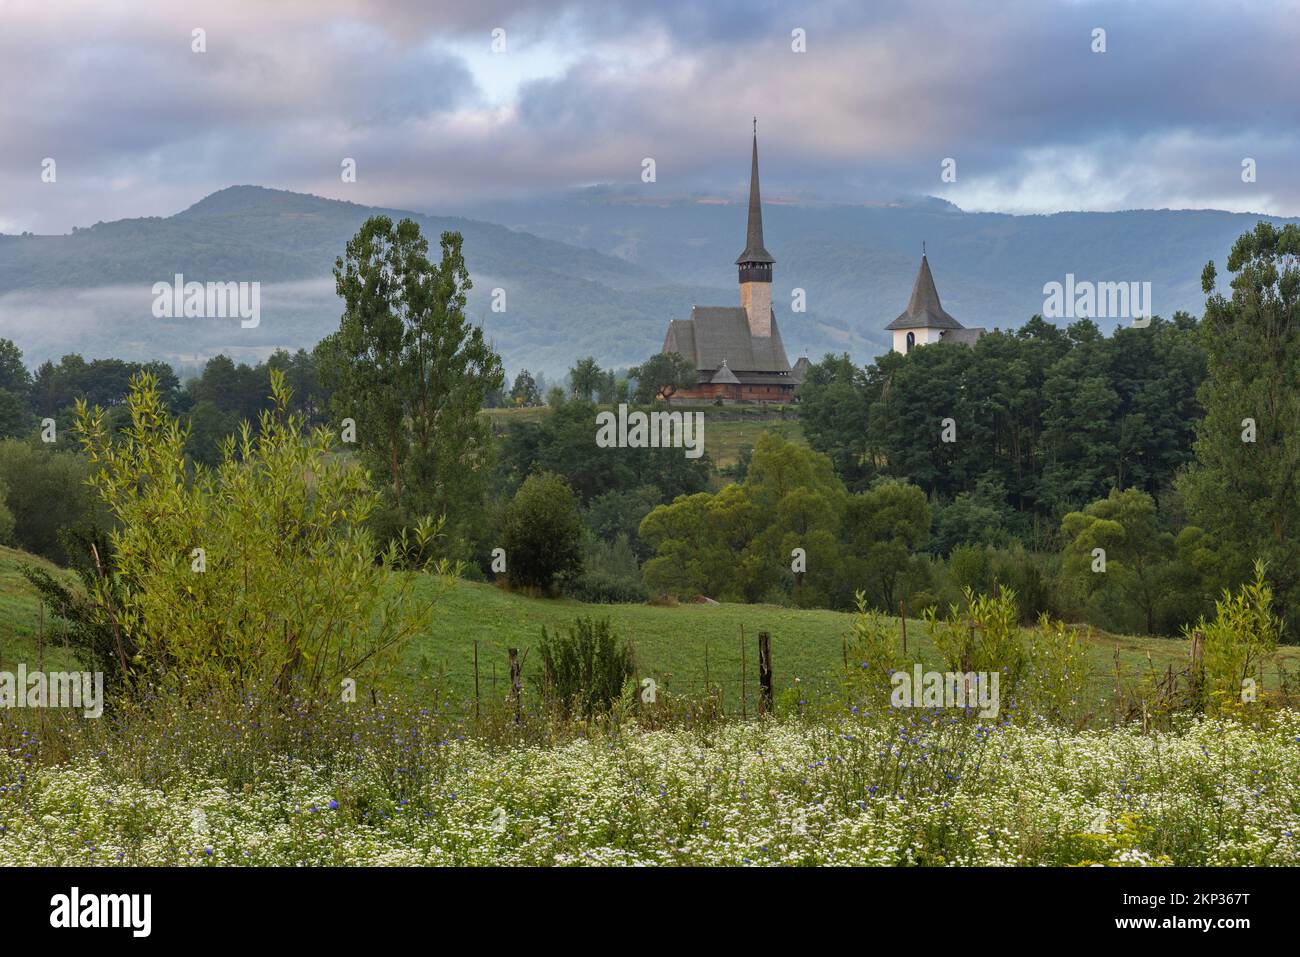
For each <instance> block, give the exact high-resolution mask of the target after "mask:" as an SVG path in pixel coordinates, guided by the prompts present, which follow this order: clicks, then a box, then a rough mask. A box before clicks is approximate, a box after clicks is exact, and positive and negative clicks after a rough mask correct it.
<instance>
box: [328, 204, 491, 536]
mask: <svg viewBox="0 0 1300 957" xmlns="http://www.w3.org/2000/svg"><path fill="white" fill-rule="evenodd" d="M428 248H429V246H428V242H427V240H425V238H424V237H423V236H421V235H420V228H419V226H417V225H416V224H415V223H414V222H413V221H411V220H409V219H404V220H402V221H401V222H400V223H398V224H397V225H396V226H394V225H393V222H392V220H390V219H389V218H388V217H386V216H374V217H371V218H370V219H368V220H367V221H366V222H365V223H364V224H363V225H362V227H361V229H360V230H359V231H358V232H357V234H356V235H355V236H354V237H353V238H352V239H351V240H349V241H348V244H347V250H346V253H345V255H344V256H341V257H339V259H338V260H337V261H336V262H335V265H334V277H335V287H336V289H337V291H338V294H339V296H340V297H341V298H342V299H343V302H344V310H343V317H342V320H341V322H340V325H339V329H338V331H337V332H335V333H334V334H332V335H331V336H329V337H327V338H326V339H325V340H323V341H322V342H321V344H320V345H319V346H318V347H317V348H318V361H319V364H320V367H321V373H322V379H323V380H324V382H325V385H326V386H327V387H328V388H331V389H333V390H335V392H334V396H333V399H332V407H333V411H334V414H335V417H336V419H339V420H341V419H344V418H351V419H353V420H354V421H355V423H356V434H357V441H358V445H359V446H360V449H361V452H362V457H363V460H364V461H365V462H366V464H367V465H368V466H369V467H370V468H371V469H372V470H374V471H375V473H376V474H381V475H387V477H388V487H389V488H390V490H391V495H392V502H393V504H394V506H395V507H396V508H397V509H399V510H401V511H402V512H403V513H404V514H405V515H408V516H409V515H418V514H424V513H429V514H435V515H442V516H444V517H445V518H446V519H447V521H448V522H449V523H450V524H449V531H450V532H452V533H453V534H454V536H455V537H456V538H457V539H463V538H465V537H467V536H468V535H470V534H471V531H472V529H473V528H474V527H475V524H476V522H477V521H478V519H479V517H480V516H481V513H482V508H483V497H484V492H485V475H486V472H487V468H488V466H489V458H488V457H489V453H490V439H491V426H490V424H489V423H488V422H486V421H484V420H483V419H482V418H481V417H480V416H479V414H478V413H479V410H480V409H481V408H482V407H483V403H484V400H485V397H486V396H487V394H488V393H489V392H490V391H492V390H494V389H499V388H501V386H502V383H503V380H504V373H503V372H502V370H501V360H500V358H499V357H498V356H497V355H496V353H494V352H493V351H492V350H491V349H490V348H489V347H488V345H487V342H486V340H485V339H484V337H483V330H482V328H480V327H478V326H474V325H472V324H471V323H470V322H469V320H468V318H467V317H466V315H465V301H466V299H465V296H466V291H467V290H468V289H469V288H470V285H471V283H470V278H469V272H468V270H467V269H466V268H465V261H464V258H463V257H462V255H461V237H460V234H459V233H452V232H448V233H443V235H442V240H441V259H440V261H439V262H438V264H437V265H434V264H433V263H432V262H430V260H429V259H428V256H427V253H428Z"/></svg>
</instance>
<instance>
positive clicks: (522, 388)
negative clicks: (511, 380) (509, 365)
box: [510, 369, 542, 406]
mask: <svg viewBox="0 0 1300 957" xmlns="http://www.w3.org/2000/svg"><path fill="white" fill-rule="evenodd" d="M510 398H511V399H513V400H514V401H515V404H516V405H524V406H534V405H541V404H542V394H541V392H540V391H539V390H538V388H537V383H536V381H534V379H533V377H532V376H531V375H530V374H529V372H528V370H527V369H524V370H523V371H522V372H520V373H519V374H518V375H517V376H515V384H514V385H513V386H512V387H511V389H510Z"/></svg>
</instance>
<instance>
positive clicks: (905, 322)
mask: <svg viewBox="0 0 1300 957" xmlns="http://www.w3.org/2000/svg"><path fill="white" fill-rule="evenodd" d="M885 328H886V329H890V330H893V329H961V328H962V324H961V323H960V322H958V321H957V320H956V319H954V318H953V317H952V316H950V315H948V313H947V312H946V311H945V310H944V308H943V305H942V304H941V303H940V302H939V290H938V289H936V288H935V285H934V275H933V274H932V273H931V272H930V260H929V259H927V258H926V256H925V253H921V268H919V269H918V270H917V271H916V282H914V283H913V284H912V297H911V298H910V299H909V300H908V301H907V309H906V310H905V311H904V312H903V314H902V315H900V316H899V317H898V318H897V319H895V320H894V321H893V322H891V323H890V324H889V325H887V326H886V327H885Z"/></svg>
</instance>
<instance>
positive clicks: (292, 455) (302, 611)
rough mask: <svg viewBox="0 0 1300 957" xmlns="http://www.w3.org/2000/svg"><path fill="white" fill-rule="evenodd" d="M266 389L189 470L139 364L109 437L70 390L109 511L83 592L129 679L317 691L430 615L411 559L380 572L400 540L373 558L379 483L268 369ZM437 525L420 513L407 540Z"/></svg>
mask: <svg viewBox="0 0 1300 957" xmlns="http://www.w3.org/2000/svg"><path fill="white" fill-rule="evenodd" d="M271 394H272V396H273V400H274V408H273V410H272V411H270V412H264V413H263V414H262V415H261V416H260V418H259V422H258V430H257V435H256V437H254V436H253V435H252V430H251V429H250V428H249V427H248V426H247V425H245V426H244V427H243V428H242V429H241V434H240V437H239V439H238V441H236V440H235V439H234V438H231V439H228V440H227V441H226V443H225V446H224V448H223V450H222V460H221V463H220V465H219V466H218V467H217V468H216V469H206V468H202V467H201V468H199V469H198V470H197V471H196V472H195V473H194V474H193V476H191V475H190V474H189V473H188V471H187V465H186V457H185V451H184V450H185V442H186V438H187V436H186V432H185V430H184V429H183V428H182V426H181V425H180V423H179V422H178V421H177V420H176V419H175V418H173V417H172V416H170V415H169V414H168V413H167V411H166V409H165V408H164V407H163V404H162V397H161V394H160V392H159V389H158V383H157V380H156V379H155V378H154V377H153V376H152V375H150V374H148V373H144V374H141V375H140V376H139V377H138V378H137V379H136V380H134V382H133V384H132V391H131V394H130V396H129V398H128V400H127V406H128V410H129V413H130V426H129V428H128V431H127V433H126V435H125V436H124V437H123V439H122V440H115V438H114V436H112V435H111V434H109V433H108V432H107V431H106V430H105V427H104V412H103V410H102V409H100V408H98V407H95V408H93V409H92V408H90V407H89V406H88V405H87V404H86V403H84V402H82V403H79V404H78V409H77V413H78V431H79V433H80V435H81V439H82V443H83V445H84V447H85V449H86V452H87V454H88V455H89V457H90V460H91V462H92V463H93V464H94V467H95V472H94V476H93V482H94V487H95V488H96V490H97V491H98V492H99V494H100V496H101V497H102V499H103V500H104V502H105V503H106V505H107V506H108V508H109V509H110V511H111V513H112V516H113V518H114V519H115V520H116V522H117V523H118V526H119V527H118V528H117V529H115V530H114V531H113V532H112V533H111V536H110V541H111V545H112V548H111V557H110V558H109V559H108V563H109V567H108V569H106V571H107V575H106V576H105V577H103V578H101V579H99V580H97V581H95V582H94V583H93V589H94V590H93V593H92V598H93V601H94V603H95V605H96V609H97V612H98V614H99V615H100V616H101V618H100V620H101V623H105V624H107V625H108V626H109V628H110V629H111V631H112V633H113V635H114V638H115V646H116V647H115V652H116V655H117V658H118V663H119V665H120V667H121V669H122V671H123V672H125V673H127V674H128V677H129V684H130V686H131V687H132V688H133V689H134V691H135V692H136V693H137V694H143V693H145V692H147V690H148V689H149V688H150V686H151V685H153V684H155V683H156V684H159V685H162V686H163V687H165V688H169V689H172V690H175V691H178V692H181V693H183V694H185V695H191V696H200V697H201V696H203V695H205V694H208V693H218V694H234V695H238V696H245V695H249V696H252V697H253V698H255V699H257V700H261V701H267V700H274V701H278V702H280V703H285V702H287V701H288V700H290V699H291V698H294V697H304V698H308V699H313V700H320V699H322V698H323V697H327V696H330V695H335V694H338V693H339V689H340V683H341V682H342V680H343V679H345V678H352V679H355V680H357V681H358V682H361V681H362V680H364V679H365V678H367V677H368V676H371V675H373V674H374V673H376V672H377V671H379V670H382V668H383V667H384V665H385V664H387V663H388V661H389V660H390V659H391V657H392V655H393V654H394V653H396V652H397V651H399V650H400V648H401V646H402V644H403V642H405V641H406V640H407V639H409V638H410V637H411V636H412V635H413V634H415V632H416V631H417V630H418V628H419V627H420V626H421V624H422V623H423V622H424V621H426V620H427V617H428V613H429V608H430V607H431V605H430V603H428V602H421V601H418V600H415V599H414V598H413V595H412V587H413V585H414V581H415V578H416V577H417V576H416V574H415V573H411V572H407V573H400V574H395V573H393V569H394V567H395V566H396V565H397V564H398V563H399V561H403V560H406V559H409V554H404V553H407V552H409V549H408V548H406V547H403V545H404V544H405V543H394V544H392V545H390V546H389V548H388V549H386V550H385V551H384V552H383V554H382V556H381V560H380V561H378V562H376V561H375V555H376V553H377V551H378V549H377V548H376V545H375V542H374V540H373V538H372V536H371V533H370V532H369V531H368V530H367V529H366V527H365V522H366V519H367V517H368V515H369V513H370V512H371V511H372V510H373V509H374V508H375V506H376V505H377V504H378V501H379V497H378V495H377V493H376V492H374V490H373V489H371V487H370V486H369V484H368V481H367V478H366V476H365V473H364V472H362V471H361V470H360V469H357V468H354V467H352V466H350V465H348V464H346V463H344V462H342V461H340V460H339V459H338V458H337V457H335V456H332V455H331V454H330V453H331V451H332V449H333V445H334V438H333V435H332V433H331V432H328V431H326V430H324V429H317V430H315V431H313V432H311V433H307V432H305V431H304V428H303V425H302V420H301V418H300V417H299V416H297V415H293V414H291V413H288V412H287V411H286V410H287V407H288V404H289V398H290V397H289V394H288V391H287V387H286V386H285V383H284V376H283V374H282V373H280V372H279V371H273V372H272V375H271ZM437 534H438V528H437V526H436V525H434V524H432V523H421V524H420V525H418V526H417V529H416V533H415V535H416V543H417V545H418V546H419V547H420V549H421V550H423V549H424V548H425V547H426V546H428V545H430V544H431V542H432V540H433V538H434V537H436V535H437ZM198 549H202V553H199V552H198V551H196V550H198ZM451 570H452V569H451V568H450V567H449V566H448V565H447V564H446V563H442V564H440V565H439V566H437V567H436V571H437V572H438V573H439V574H441V575H446V574H448V573H449V572H450V571H451Z"/></svg>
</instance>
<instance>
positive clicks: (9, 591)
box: [0, 545, 77, 671]
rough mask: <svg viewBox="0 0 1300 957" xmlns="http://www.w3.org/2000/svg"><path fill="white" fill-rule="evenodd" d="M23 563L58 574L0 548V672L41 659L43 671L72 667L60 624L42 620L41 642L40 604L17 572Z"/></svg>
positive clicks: (21, 554)
mask: <svg viewBox="0 0 1300 957" xmlns="http://www.w3.org/2000/svg"><path fill="white" fill-rule="evenodd" d="M22 564H30V565H39V566H40V567H42V568H45V569H46V570H48V571H52V572H54V571H58V569H57V567H56V566H54V565H51V564H50V563H49V562H47V561H46V560H45V559H43V558H37V557H36V556H34V555H28V554H27V553H26V552H19V551H15V550H14V549H12V548H6V547H4V546H3V545H0V671H12V670H14V668H16V667H17V665H18V663H19V662H24V663H26V665H27V667H28V668H33V669H34V668H36V667H37V666H38V664H40V663H41V662H42V660H43V661H44V667H43V670H45V671H66V670H70V669H72V668H75V667H76V665H77V663H76V658H75V656H74V655H72V654H71V652H69V651H67V650H66V649H65V648H64V646H63V637H62V634H61V632H60V625H59V622H57V621H51V620H50V618H49V616H48V615H45V616H44V621H43V624H44V641H43V642H42V641H41V640H40V634H39V632H40V630H41V625H42V614H41V609H40V602H39V601H38V600H37V598H36V592H35V590H34V589H33V588H32V586H31V585H30V584H29V583H28V581H27V579H25V578H23V576H22V575H21V574H20V572H19V570H18V569H19V566H20V565H22ZM64 574H67V573H66V572H65V573H64ZM69 577H71V576H69ZM42 645H43V647H42ZM42 656H43V657H42Z"/></svg>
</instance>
